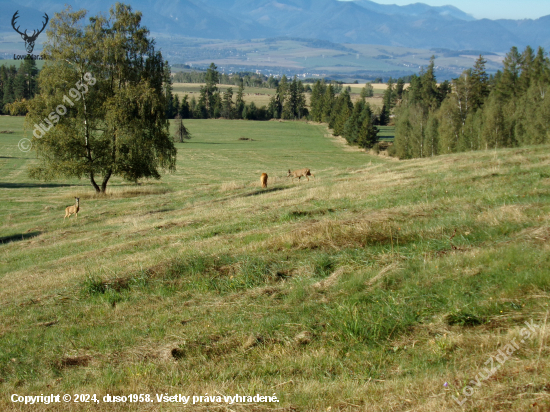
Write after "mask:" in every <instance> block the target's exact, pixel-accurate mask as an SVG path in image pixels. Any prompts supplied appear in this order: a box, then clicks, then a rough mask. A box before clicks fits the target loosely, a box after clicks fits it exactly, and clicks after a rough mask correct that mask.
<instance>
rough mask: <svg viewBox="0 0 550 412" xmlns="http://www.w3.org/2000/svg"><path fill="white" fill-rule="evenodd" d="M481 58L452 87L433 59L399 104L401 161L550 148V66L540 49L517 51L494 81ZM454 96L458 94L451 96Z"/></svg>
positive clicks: (397, 148) (397, 146)
mask: <svg viewBox="0 0 550 412" xmlns="http://www.w3.org/2000/svg"><path fill="white" fill-rule="evenodd" d="M485 64H486V60H485V59H484V58H483V56H479V58H478V59H477V60H476V62H475V65H474V67H473V68H472V69H469V70H466V71H465V72H464V73H463V74H462V75H461V76H460V77H459V78H457V79H454V80H453V81H452V82H451V83H448V82H444V83H441V84H439V85H438V84H437V82H436V78H435V75H434V61H433V58H432V60H431V62H430V64H429V66H428V68H427V69H426V70H424V71H423V72H421V74H420V75H419V76H413V78H412V79H411V84H410V87H409V88H408V89H407V90H405V91H404V92H403V94H402V99H401V100H400V101H399V100H397V99H396V101H395V103H396V107H395V123H396V130H395V142H394V149H395V155H396V156H398V157H399V158H405V159H406V158H413V157H427V156H434V155H437V154H445V153H455V152H461V151H469V150H480V149H492V148H501V147H515V146H520V145H529V144H541V143H549V142H550V133H549V131H548V125H549V124H550V94H549V99H546V92H547V91H549V90H550V60H549V59H548V58H547V57H546V55H545V52H544V50H543V49H542V48H540V47H539V49H538V51H537V52H536V53H535V51H534V50H533V49H532V48H531V47H529V46H528V47H526V48H525V50H524V51H523V52H522V53H520V52H519V51H518V49H517V48H516V47H512V49H511V50H510V52H509V53H508V54H507V55H506V57H505V59H504V62H503V69H502V71H498V72H497V73H496V74H495V75H494V76H493V75H490V76H489V75H488V74H487V72H486V70H485ZM451 90H452V92H451Z"/></svg>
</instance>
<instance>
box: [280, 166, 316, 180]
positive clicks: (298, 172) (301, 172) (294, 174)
mask: <svg viewBox="0 0 550 412" xmlns="http://www.w3.org/2000/svg"><path fill="white" fill-rule="evenodd" d="M290 176H292V179H291V180H294V179H295V178H298V180H300V179H301V178H302V177H305V178H306V179H307V181H308V182H309V177H308V176H311V177H315V176H314V175H312V174H311V171H310V170H309V169H307V168H304V169H300V170H295V171H293V172H291V171H290V169H288V175H286V177H290ZM300 181H301V180H300Z"/></svg>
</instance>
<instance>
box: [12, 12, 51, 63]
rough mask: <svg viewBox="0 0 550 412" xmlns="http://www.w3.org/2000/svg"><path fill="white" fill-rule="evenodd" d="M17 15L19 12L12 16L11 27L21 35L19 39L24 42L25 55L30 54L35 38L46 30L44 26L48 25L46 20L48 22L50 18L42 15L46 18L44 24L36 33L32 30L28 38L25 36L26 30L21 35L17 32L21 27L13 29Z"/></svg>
mask: <svg viewBox="0 0 550 412" xmlns="http://www.w3.org/2000/svg"><path fill="white" fill-rule="evenodd" d="M18 13H19V10H17V11H16V12H15V14H14V15H13V17H12V19H11V25H12V27H13V29H14V30H15V31H16V32H17V33H19V34H20V35H21V38H22V39H23V40H25V48H26V49H27V53H32V51H33V50H34V42H35V41H36V38H37V37H38V35H39V34H40V33H42V31H43V30H44V29H45V28H46V24H48V20H50V18H49V17H48V15H47V14H46V13H44V17H45V18H46V21H45V22H44V25H43V26H42V28H41V29H40V30H38V31H36V30H33V32H32V34H31V35H30V36H29V35H28V34H27V30H25V32H23V33H21V32H20V31H19V27H21V26H17V27H15V23H16V20H17V18H18V17H19V16H18Z"/></svg>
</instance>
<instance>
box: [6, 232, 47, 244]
mask: <svg viewBox="0 0 550 412" xmlns="http://www.w3.org/2000/svg"><path fill="white" fill-rule="evenodd" d="M41 234H42V232H30V233H19V234H17V235H11V236H4V237H0V244H7V243H11V242H19V241H21V240H27V239H31V238H33V237H36V236H39V235H41Z"/></svg>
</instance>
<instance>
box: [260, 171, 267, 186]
mask: <svg viewBox="0 0 550 412" xmlns="http://www.w3.org/2000/svg"><path fill="white" fill-rule="evenodd" d="M260 182H262V187H267V173H262V177H260Z"/></svg>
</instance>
